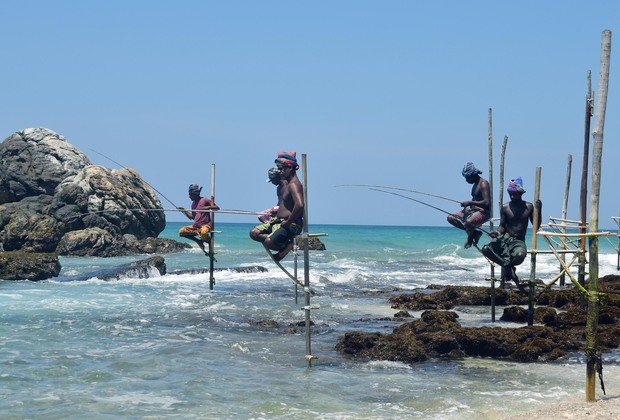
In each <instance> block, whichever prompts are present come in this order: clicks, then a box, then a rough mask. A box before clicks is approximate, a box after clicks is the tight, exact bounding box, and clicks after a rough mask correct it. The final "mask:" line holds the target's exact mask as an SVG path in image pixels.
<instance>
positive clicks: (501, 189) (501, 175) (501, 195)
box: [499, 136, 508, 289]
mask: <svg viewBox="0 0 620 420" xmlns="http://www.w3.org/2000/svg"><path fill="white" fill-rule="evenodd" d="M507 145H508V136H504V143H503V144H502V155H501V157H500V160H499V208H500V209H501V208H502V205H503V204H504V162H505V161H506V146H507ZM501 271H502V275H501V277H502V279H501V281H500V283H499V285H500V287H501V288H502V289H504V288H505V287H506V281H505V278H506V276H505V275H504V267H502V269H501Z"/></svg>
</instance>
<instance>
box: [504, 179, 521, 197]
mask: <svg viewBox="0 0 620 420" xmlns="http://www.w3.org/2000/svg"><path fill="white" fill-rule="evenodd" d="M507 190H508V192H509V193H515V192H516V193H521V194H523V193H524V192H525V190H524V189H523V180H522V179H521V177H518V178H516V179H511V180H510V182H509V183H508V188H507Z"/></svg>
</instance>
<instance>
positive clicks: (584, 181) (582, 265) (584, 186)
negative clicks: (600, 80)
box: [577, 70, 592, 286]
mask: <svg viewBox="0 0 620 420" xmlns="http://www.w3.org/2000/svg"><path fill="white" fill-rule="evenodd" d="M591 117H592V72H591V71H590V70H588V93H587V95H586V112H585V124H584V127H585V133H584V138H583V167H582V169H581V195H580V198H579V215H580V220H581V229H580V232H581V233H586V230H587V229H586V219H587V212H586V207H587V202H588V163H589V159H590V158H589V156H590V119H591ZM581 251H582V252H581V258H580V260H579V273H578V275H577V278H578V279H579V284H581V285H582V286H583V285H585V277H586V252H585V251H586V237H585V236H583V237H582V238H581Z"/></svg>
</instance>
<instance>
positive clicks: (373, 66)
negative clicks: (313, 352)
mask: <svg viewBox="0 0 620 420" xmlns="http://www.w3.org/2000/svg"><path fill="white" fill-rule="evenodd" d="M0 14H1V15H2V37H0V45H1V51H2V64H1V65H0V79H1V80H2V89H1V91H2V101H1V104H0V135H1V136H2V138H6V137H8V136H10V135H11V134H12V133H14V132H16V131H20V130H22V129H24V128H29V127H47V128H49V129H51V130H54V131H56V132H57V133H59V134H62V135H64V136H65V137H66V138H67V139H68V141H69V142H71V143H72V144H74V145H75V146H77V147H78V148H80V149H81V150H82V151H84V152H85V153H86V154H87V155H88V156H89V158H90V159H91V160H92V161H93V163H96V164H101V165H104V166H108V167H111V168H114V167H116V165H115V164H113V163H112V162H110V161H108V160H106V159H105V158H103V157H101V156H100V155H97V154H96V153H94V152H93V151H92V150H91V149H94V150H96V151H98V152H100V153H103V154H104V155H107V156H109V157H111V158H112V159H114V160H116V161H118V162H120V163H122V164H123V165H125V166H128V167H132V168H134V169H136V170H137V171H138V172H139V173H140V174H141V175H142V177H143V178H144V179H145V180H146V181H147V182H148V183H150V184H151V185H153V186H154V187H155V188H156V189H157V190H159V191H161V192H162V193H163V194H164V195H165V196H166V197H167V198H169V199H170V200H171V201H173V202H174V203H175V204H177V205H183V206H188V205H189V199H188V197H187V186H188V185H189V184H190V183H194V182H197V183H200V184H202V185H204V186H205V188H204V190H203V192H207V193H210V185H211V164H215V165H216V197H217V202H218V204H219V205H220V206H221V207H222V208H225V209H242V210H262V209H264V208H267V207H271V206H272V205H273V204H275V200H276V197H275V190H274V187H273V186H272V185H271V184H268V183H266V182H265V180H266V179H267V177H266V173H267V169H268V168H270V167H271V166H272V165H273V160H274V159H275V157H276V154H277V152H278V151H280V150H286V151H289V150H293V151H296V152H297V153H298V155H299V156H300V155H301V154H302V153H305V154H306V155H307V160H308V168H307V170H308V192H309V193H308V200H309V211H310V214H309V221H310V223H311V224H318V223H334V224H390V225H430V226H443V225H447V224H446V222H445V214H444V213H442V212H440V211H438V210H435V209H431V208H428V207H426V206H423V205H421V204H418V203H415V202H412V201H409V200H405V199H401V198H399V197H395V196H391V195H386V194H381V193H379V192H374V191H369V190H367V189H364V188H350V187H348V188H341V187H335V186H336V185H339V184H380V185H391V186H397V187H403V188H411V189H415V190H419V191H424V192H429V193H433V194H438V195H442V196H445V197H448V198H452V199H457V200H465V199H467V198H468V197H469V191H470V187H469V185H468V184H466V183H465V181H464V179H463V177H462V176H461V173H460V171H461V169H462V167H463V165H464V164H465V163H466V162H467V161H473V162H474V163H476V165H477V166H478V167H479V168H480V169H482V170H483V172H484V173H483V176H485V177H486V176H488V174H489V170H488V166H489V165H488V141H487V132H488V110H489V108H491V109H492V110H493V140H494V146H493V153H494V157H495V162H496V163H495V167H494V180H495V186H494V187H495V192H494V195H495V201H497V199H498V197H499V192H498V191H497V187H498V185H499V165H498V162H499V157H500V153H501V145H502V141H503V138H504V136H508V138H509V140H508V147H507V152H506V167H505V176H506V178H507V179H510V178H515V177H517V176H521V177H523V180H524V184H525V185H524V186H525V189H526V190H527V193H526V195H525V199H527V200H530V201H531V200H532V199H533V194H534V178H535V171H536V167H541V168H542V182H541V198H542V200H543V202H544V209H543V212H544V214H543V220H544V221H546V220H547V217H548V216H549V215H553V216H561V209H562V200H563V197H564V185H565V178H566V172H567V159H568V155H569V154H572V156H573V167H572V168H573V171H572V173H573V176H572V187H571V190H570V202H569V211H568V217H569V218H574V219H576V218H578V198H579V184H580V176H581V167H582V159H583V157H582V155H583V137H584V106H585V105H584V102H585V97H586V93H587V72H588V70H591V71H592V86H593V90H595V91H596V90H597V89H598V79H599V70H600V53H601V34H602V32H603V30H605V29H610V30H611V31H612V53H611V77H610V89H609V99H608V105H607V118H606V122H605V131H604V146H603V153H604V158H603V164H602V168H603V172H602V189H601V204H600V220H601V222H600V225H601V226H602V227H615V224H614V223H613V222H612V221H611V216H618V214H619V213H620V193H619V189H618V180H619V179H620V167H619V166H618V165H617V160H618V156H620V146H619V142H620V138H619V137H620V126H619V123H620V117H619V114H620V88H619V87H620V73H619V72H618V66H617V65H616V63H618V60H619V59H620V50H619V49H618V48H617V45H619V43H620V39H619V38H618V37H620V32H618V31H617V29H618V28H617V25H618V22H619V20H618V16H620V3H619V2H618V1H617V0H609V1H590V2H583V1H562V2H552V1H546V2H545V1H519V2H506V1H424V2H423V1H413V0H410V1H363V0H351V1H312V2H293V1H260V2H259V1H208V0H203V1H166V2H164V1H154V0H149V1H146V0H142V1H129V0H123V1H114V0H108V1H83V0H74V1H63V0H58V1H30V0H21V1H2V2H0ZM592 124H594V119H592ZM414 197H415V198H417V199H421V200H423V201H426V202H428V203H429V204H432V205H435V206H437V207H440V208H442V209H444V210H447V211H452V210H456V209H457V208H458V205H457V204H455V203H452V202H448V201H443V200H435V199H431V198H429V197H424V196H414ZM504 197H505V198H507V197H506V194H504ZM162 204H163V205H164V207H166V208H171V207H172V206H171V205H170V204H169V203H168V202H167V201H166V200H165V199H162ZM497 208H498V206H497V203H495V214H497ZM167 217H168V220H171V221H181V220H184V219H183V217H182V216H180V215H178V214H175V213H168V214H167ZM218 220H221V221H230V222H251V223H253V222H256V221H257V219H256V218H255V217H254V216H231V215H221V216H220V217H219V219H218Z"/></svg>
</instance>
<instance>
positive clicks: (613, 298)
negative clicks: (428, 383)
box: [336, 275, 620, 363]
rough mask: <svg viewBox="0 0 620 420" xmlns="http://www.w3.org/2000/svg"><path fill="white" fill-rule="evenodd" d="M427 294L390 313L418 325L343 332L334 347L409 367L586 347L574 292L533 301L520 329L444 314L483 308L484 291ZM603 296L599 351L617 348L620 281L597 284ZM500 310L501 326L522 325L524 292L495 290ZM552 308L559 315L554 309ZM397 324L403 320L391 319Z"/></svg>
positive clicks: (523, 357) (403, 300) (547, 355)
mask: <svg viewBox="0 0 620 420" xmlns="http://www.w3.org/2000/svg"><path fill="white" fill-rule="evenodd" d="M430 289H431V290H432V289H436V290H434V291H432V292H430V293H429V291H428V290H427V291H423V292H416V293H408V294H401V295H397V296H393V297H392V298H391V299H390V301H391V302H392V308H395V309H401V311H400V312H399V314H401V313H402V310H404V309H409V310H424V312H422V315H421V317H420V319H418V320H414V321H411V322H407V323H403V324H401V325H400V326H398V327H396V328H394V329H393V331H392V333H389V334H388V333H380V332H359V331H355V332H348V333H346V334H345V335H344V337H342V338H341V339H340V340H339V341H338V344H337V345H336V349H337V350H338V351H339V352H340V353H342V354H346V355H349V356H351V357H359V358H365V359H379V360H392V361H402V362H407V363H414V362H419V361H423V360H427V359H428V358H431V357H438V358H460V357H465V356H467V357H491V358H496V359H507V360H514V361H520V362H534V361H546V360H555V359H558V358H560V357H563V356H565V355H567V354H569V353H571V352H575V351H578V350H582V349H583V348H584V337H585V335H584V330H585V325H586V317H587V311H586V308H584V307H583V306H582V298H581V295H580V294H579V293H578V291H577V290H576V289H573V288H566V289H562V290H547V291H544V292H543V293H541V294H540V295H538V296H537V302H536V305H537V307H536V309H535V311H534V322H535V323H536V324H538V325H533V326H528V327H523V328H501V324H499V323H498V325H497V326H494V327H479V328H465V327H463V326H462V325H461V324H460V323H459V322H458V314H457V313H456V312H453V311H449V310H446V309H450V308H453V307H454V306H455V305H459V306H478V305H482V306H488V305H489V302H490V289H489V288H485V287H465V286H461V287H457V286H448V287H440V286H431V287H430ZM600 292H601V293H602V295H601V296H603V299H602V302H601V310H600V313H599V326H598V342H599V345H600V346H601V350H603V351H606V350H609V349H614V348H618V347H620V276H613V275H612V276H605V277H602V278H601V279H600ZM495 293H496V301H498V302H501V303H497V304H498V305H509V306H507V307H505V308H504V312H503V315H502V316H501V318H500V320H501V321H508V322H516V323H519V322H521V323H524V324H526V323H527V311H526V310H525V309H524V308H523V307H522V306H517V305H524V304H527V298H526V297H525V296H523V294H521V293H518V292H514V291H510V290H501V289H499V290H495ZM556 309H561V311H558V310H556ZM394 320H401V321H402V317H399V318H398V319H397V318H394Z"/></svg>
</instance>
